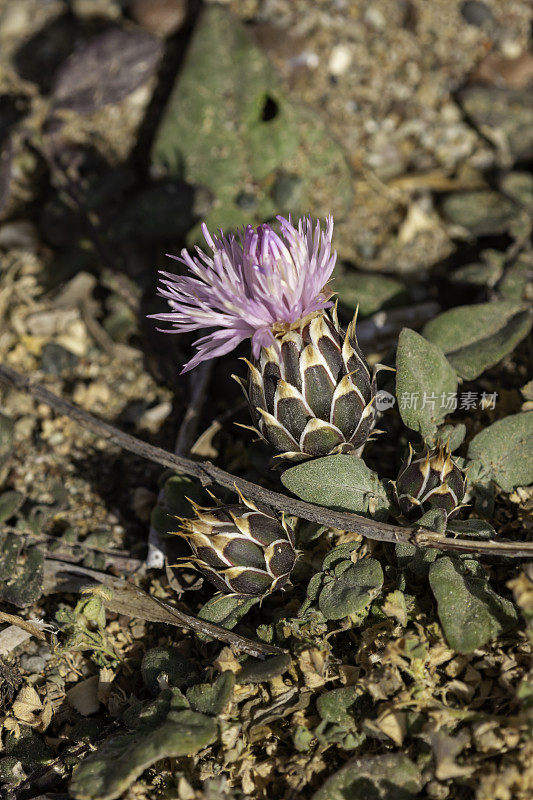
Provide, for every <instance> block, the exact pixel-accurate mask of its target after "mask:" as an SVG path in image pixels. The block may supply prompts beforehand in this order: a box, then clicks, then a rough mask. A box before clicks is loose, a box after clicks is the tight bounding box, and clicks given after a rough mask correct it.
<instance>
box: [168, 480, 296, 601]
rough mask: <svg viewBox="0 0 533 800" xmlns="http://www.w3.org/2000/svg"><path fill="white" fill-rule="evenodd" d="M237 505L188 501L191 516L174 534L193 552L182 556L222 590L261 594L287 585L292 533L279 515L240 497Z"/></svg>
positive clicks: (292, 554) (292, 557)
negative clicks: (189, 555) (207, 506)
mask: <svg viewBox="0 0 533 800" xmlns="http://www.w3.org/2000/svg"><path fill="white" fill-rule="evenodd" d="M241 500H242V503H239V504H235V505H227V506H218V507H214V508H203V507H201V506H198V505H196V504H195V503H193V506H194V510H195V512H196V517H195V518H193V519H182V520H181V523H182V527H181V530H179V531H178V532H177V535H178V536H182V537H183V538H184V539H186V540H187V542H188V543H189V545H190V546H191V549H192V551H193V553H194V557H193V558H191V559H184V564H183V565H184V566H193V567H194V568H195V569H197V570H198V571H199V572H201V573H202V575H203V576H204V577H205V578H207V579H208V580H209V581H211V583H213V584H214V585H215V586H216V588H217V589H219V591H221V592H225V593H232V594H238V595H245V596H250V597H264V596H265V595H267V594H270V593H271V592H273V591H275V590H276V589H282V588H283V587H284V586H286V585H287V584H288V583H289V580H290V575H291V572H292V569H293V567H294V562H295V560H296V551H295V549H294V535H293V531H292V529H291V528H290V527H289V525H288V524H287V522H286V521H285V519H284V518H283V519H282V521H281V522H279V521H278V520H277V519H276V518H275V517H274V516H273V515H272V512H271V511H270V509H267V508H261V509H259V508H258V507H257V506H256V505H255V504H254V503H252V502H250V501H249V500H246V499H245V498H244V497H242V495H241Z"/></svg>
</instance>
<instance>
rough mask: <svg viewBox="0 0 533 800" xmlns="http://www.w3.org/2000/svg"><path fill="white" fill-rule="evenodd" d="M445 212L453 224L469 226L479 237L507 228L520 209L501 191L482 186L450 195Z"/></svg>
mask: <svg viewBox="0 0 533 800" xmlns="http://www.w3.org/2000/svg"><path fill="white" fill-rule="evenodd" d="M441 211H442V214H443V216H444V217H445V218H446V220H447V221H448V222H450V223H451V224H453V225H460V226H461V227H462V228H468V230H469V231H471V232H472V233H475V234H476V235H478V236H479V235H481V234H485V233H491V234H494V233H498V232H500V231H505V230H507V228H508V226H509V224H510V223H511V222H512V221H513V219H514V218H515V217H516V215H517V214H518V213H519V211H520V209H519V208H518V206H516V205H515V203H513V202H512V200H509V199H508V198H507V197H504V196H503V195H502V194H500V193H499V192H494V191H492V190H490V189H480V190H475V191H470V192H455V193H453V194H450V195H448V196H447V197H445V198H444V200H443V202H442V206H441Z"/></svg>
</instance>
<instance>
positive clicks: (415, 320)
mask: <svg viewBox="0 0 533 800" xmlns="http://www.w3.org/2000/svg"><path fill="white" fill-rule="evenodd" d="M439 311H440V306H439V304H438V303H434V302H432V301H429V302H427V303H416V304H415V305H410V306H403V307H402V308H392V309H390V310H387V311H378V312H377V313H376V314H373V315H372V316H371V317H369V318H368V319H364V320H362V321H361V322H359V323H358V325H357V341H358V342H359V346H360V347H362V348H363V350H368V351H371V352H375V351H376V350H379V349H382V348H384V347H388V346H389V345H390V344H391V342H393V341H395V340H396V339H397V338H398V334H399V333H400V331H401V330H402V328H405V327H408V328H415V329H418V328H421V327H422V325H424V323H425V322H428V321H429V320H430V319H433V317H434V316H436V315H437V314H438V313H439Z"/></svg>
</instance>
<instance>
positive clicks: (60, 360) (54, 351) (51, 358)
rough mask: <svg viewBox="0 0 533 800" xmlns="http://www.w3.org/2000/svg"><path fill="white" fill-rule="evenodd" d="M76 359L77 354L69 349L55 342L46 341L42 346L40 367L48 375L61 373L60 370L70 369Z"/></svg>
mask: <svg viewBox="0 0 533 800" xmlns="http://www.w3.org/2000/svg"><path fill="white" fill-rule="evenodd" d="M77 361H78V356H76V355H75V354H74V353H71V352H70V350H67V349H66V348H65V347H63V346H62V345H60V344H56V343H55V342H48V344H45V346H44V347H43V352H42V356H41V369H42V371H43V372H46V373H47V374H48V375H61V373H62V372H66V371H67V370H70V369H72V368H73V367H74V366H75V365H76V363H77Z"/></svg>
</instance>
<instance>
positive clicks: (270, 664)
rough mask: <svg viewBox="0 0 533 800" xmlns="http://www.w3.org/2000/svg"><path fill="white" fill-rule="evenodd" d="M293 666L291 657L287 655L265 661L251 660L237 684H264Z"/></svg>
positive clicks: (243, 669) (239, 674)
mask: <svg viewBox="0 0 533 800" xmlns="http://www.w3.org/2000/svg"><path fill="white" fill-rule="evenodd" d="M290 665H291V657H290V655H289V654H288V653H287V654H285V653H283V654H282V655H279V656H273V657H272V658H267V659H265V661H256V660H255V659H249V660H248V661H247V662H246V664H245V665H244V667H243V668H242V669H241V671H240V672H239V673H238V674H237V683H263V682H264V681H269V680H271V679H272V678H277V677H278V676H279V675H283V674H284V673H285V672H287V670H288V669H289V667H290Z"/></svg>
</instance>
